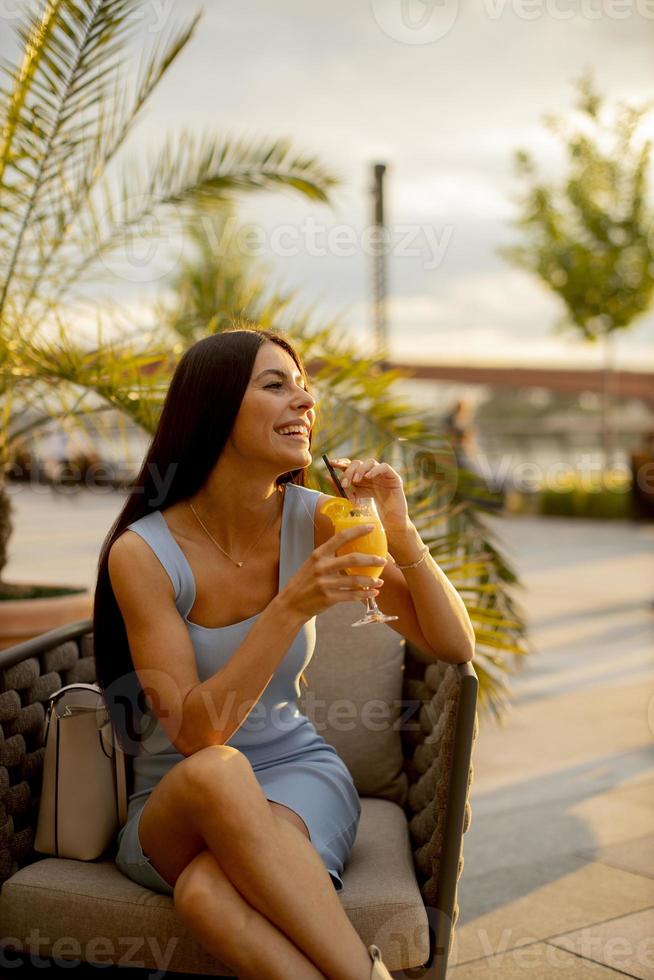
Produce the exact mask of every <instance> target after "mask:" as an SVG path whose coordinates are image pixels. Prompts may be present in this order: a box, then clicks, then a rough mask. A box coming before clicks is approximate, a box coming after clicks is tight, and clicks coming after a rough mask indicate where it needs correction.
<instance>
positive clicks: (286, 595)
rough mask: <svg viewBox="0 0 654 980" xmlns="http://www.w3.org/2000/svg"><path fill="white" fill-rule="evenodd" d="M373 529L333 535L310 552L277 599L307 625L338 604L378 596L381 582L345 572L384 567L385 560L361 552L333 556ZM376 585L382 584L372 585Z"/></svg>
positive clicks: (361, 527)
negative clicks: (310, 620)
mask: <svg viewBox="0 0 654 980" xmlns="http://www.w3.org/2000/svg"><path fill="white" fill-rule="evenodd" d="M373 528H374V524H364V525H361V524H359V525H358V526H356V527H348V528H346V529H345V530H344V531H339V532H338V533H337V534H333V535H332V536H331V538H329V539H328V540H327V541H325V542H324V544H321V545H320V547H318V548H316V549H315V550H314V551H312V552H311V554H310V555H309V557H308V558H307V560H306V561H305V563H304V564H303V565H302V566H301V567H300V568H299V569H298V570H297V572H296V573H295V575H293V576H292V578H290V579H289V581H288V582H287V584H286V586H285V587H284V589H282V591H281V592H280V593H279V595H278V597H277V598H278V599H280V600H281V601H283V603H284V605H285V606H286V607H287V608H288V609H290V610H291V612H293V613H294V614H295V615H297V616H298V618H300V619H301V620H302V622H303V623H306V622H307V621H308V620H309V619H312V618H313V617H314V616H317V615H319V613H321V612H323V611H324V610H325V609H328V608H329V606H333V605H335V604H336V603H337V602H352V601H353V600H355V599H365V598H366V597H367V596H375V595H379V590H380V588H381V586H382V585H383V584H384V583H383V581H382V579H378V580H377V579H373V578H372V577H371V576H369V575H348V573H347V572H346V571H345V569H346V568H355V567H356V566H357V565H367V566H370V565H385V564H386V562H387V558H386V556H382V555H376V556H375V555H364V554H363V553H362V552H360V551H352V552H350V553H349V554H347V555H340V556H338V555H336V551H337V550H338V549H339V548H340V547H342V546H343V545H344V544H347V543H348V542H349V541H352V540H354V539H355V538H361V537H363V536H364V535H365V534H369V533H370V531H372V530H373ZM378 559H379V560H378ZM376 582H379V583H381V584H380V585H375V583H376Z"/></svg>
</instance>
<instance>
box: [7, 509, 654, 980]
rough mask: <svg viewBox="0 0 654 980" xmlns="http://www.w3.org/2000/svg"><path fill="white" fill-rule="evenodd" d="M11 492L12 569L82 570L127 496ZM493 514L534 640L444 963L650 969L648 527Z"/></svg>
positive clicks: (563, 978) (48, 574) (480, 781)
mask: <svg viewBox="0 0 654 980" xmlns="http://www.w3.org/2000/svg"><path fill="white" fill-rule="evenodd" d="M13 500H14V502H15V516H14V523H15V534H14V537H13V539H12V543H11V548H10V560H9V564H8V567H7V569H6V572H5V577H6V578H7V579H8V580H14V581H19V580H23V581H28V580H30V579H33V578H34V573H35V569H38V570H39V571H38V578H39V580H40V581H43V582H48V581H51V582H62V581H63V582H66V583H75V584H77V583H82V584H84V583H87V584H89V585H92V583H93V580H94V574H95V566H96V562H97V554H98V548H99V546H100V543H101V541H102V539H103V537H104V535H105V534H106V533H107V531H108V530H109V527H110V525H111V523H112V521H113V519H114V518H115V517H116V516H117V513H118V510H119V509H120V506H121V503H122V496H121V495H117V494H106V495H105V494H98V493H93V494H91V493H89V492H88V491H86V492H84V493H83V494H82V493H79V492H77V493H71V494H68V495H65V496H63V495H60V494H56V493H54V492H52V491H47V492H46V493H42V492H39V493H38V494H36V493H34V492H33V491H32V492H29V493H25V492H22V491H17V492H14V493H13ZM487 520H488V521H489V523H490V524H492V526H493V528H494V530H495V532H496V534H497V536H498V542H499V544H500V546H501V547H502V550H503V552H504V553H505V554H506V555H507V557H509V558H510V560H511V561H512V562H513V563H514V566H515V567H516V568H517V570H518V572H519V575H520V577H521V579H522V581H523V582H524V584H525V586H526V587H527V588H526V591H525V592H524V593H520V594H518V596H517V598H518V600H519V601H520V602H521V603H522V604H523V606H524V609H525V612H526V614H527V616H528V621H529V625H530V630H531V639H532V644H533V647H534V655H533V656H532V657H531V658H530V659H529V661H528V663H527V665H526V669H525V670H524V671H523V672H522V673H521V674H520V676H518V677H516V678H514V680H513V688H514V696H513V698H512V706H511V710H510V712H509V714H508V715H507V717H506V719H505V721H504V724H503V726H501V727H500V726H498V725H497V724H496V723H495V722H494V721H493V720H492V719H491V718H490V717H489V718H483V719H481V727H480V736H479V739H478V742H477V746H476V749H475V756H474V764H475V778H474V783H473V790H472V812H473V817H472V824H471V826H470V828H469V830H468V832H467V834H466V836H465V846H464V857H465V868H464V871H463V875H462V879H461V883H460V890H459V901H460V906H461V918H460V921H459V925H458V928H457V931H456V941H455V946H454V949H453V955H452V959H451V969H450V971H449V976H450V977H451V978H452V980H477V978H484V980H487V978H489V977H495V976H496V977H498V978H501V980H513V978H517V977H520V978H521V980H524V978H525V977H526V978H527V980H529V978H533V980H551V978H552V980H573V978H574V980H577V978H587V977H588V978H596V980H610V978H618V977H624V976H629V977H637V978H640V980H654V772H653V766H654V608H652V606H651V601H652V599H654V525H651V524H649V525H634V524H629V523H622V522H618V523H614V522H606V523H596V522H594V521H568V520H565V519H547V520H543V519H534V518H525V517H507V518H498V517H495V516H494V517H492V518H490V517H489V518H487ZM62 556H65V558H63V559H62Z"/></svg>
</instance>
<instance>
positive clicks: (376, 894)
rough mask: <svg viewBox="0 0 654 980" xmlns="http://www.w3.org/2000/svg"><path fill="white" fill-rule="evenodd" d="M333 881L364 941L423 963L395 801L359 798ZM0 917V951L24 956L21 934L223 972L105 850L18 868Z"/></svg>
mask: <svg viewBox="0 0 654 980" xmlns="http://www.w3.org/2000/svg"><path fill="white" fill-rule="evenodd" d="M343 882H344V885H345V887H344V889H343V891H342V892H340V893H339V898H340V900H341V902H342V904H343V906H344V908H345V910H346V912H347V914H348V916H349V918H350V920H351V922H352V924H353V925H354V927H355V929H356V930H357V932H358V933H359V935H360V936H361V938H362V939H363V941H364V942H365V943H366V945H369V944H370V943H376V944H377V945H378V946H379V947H380V948H381V950H382V952H383V954H384V960H385V962H386V964H387V966H388V967H389V969H391V970H394V969H401V968H408V967H411V966H418V965H420V964H421V963H424V962H425V960H426V958H427V955H428V931H427V915H426V912H425V908H424V904H423V900H422V897H421V895H420V890H419V888H418V884H417V882H416V878H415V874H414V869H413V858H412V854H411V846H410V842H409V831H408V826H407V822H406V817H405V815H404V812H403V811H402V810H401V808H400V807H398V806H397V805H396V804H394V803H389V802H388V801H386V800H376V799H363V800H362V813H361V822H360V824H359V830H358V834H357V839H356V841H355V843H354V847H353V849H352V853H351V855H350V860H349V862H348V864H347V866H346V868H345V871H344V874H343ZM35 909H36V910H37V911H36V912H35ZM0 922H2V936H1V937H0V944H1V945H2V946H4V947H6V948H7V949H10V948H13V949H17V950H21V951H24V952H30V945H29V943H30V939H29V937H30V935H31V936H32V940H31V941H32V943H34V945H33V947H32V951H33V952H34V953H36V954H38V955H41V956H44V957H49V956H57V957H59V958H61V959H69V960H83V961H86V962H95V963H110V962H112V963H119V964H120V965H123V966H138V967H142V968H145V969H147V970H171V971H174V972H187V973H204V974H207V975H210V976H232V973H231V971H230V970H229V968H228V967H226V966H225V965H224V964H222V963H220V962H219V961H218V960H216V959H215V958H214V957H211V956H210V955H209V953H207V952H206V951H205V950H204V949H203V948H202V947H201V946H200V945H199V944H198V943H197V942H196V940H195V939H194V938H193V937H192V935H191V934H190V933H189V932H188V930H187V929H186V927H185V926H184V925H183V924H182V922H181V921H180V919H179V918H178V917H177V913H176V912H175V906H174V902H173V899H172V898H171V897H170V896H168V895H162V894H159V893H157V892H153V891H150V889H148V888H143V887H142V886H141V885H138V884H136V882H134V881H132V880H131V879H130V878H127V877H126V876H125V875H123V874H122V873H121V872H120V871H119V870H118V868H117V867H116V865H115V863H114V860H113V854H110V853H107V855H105V856H104V857H103V858H102V859H99V860H98V861H73V860H68V859H64V858H42V859H41V860H38V861H36V862H34V863H33V864H30V865H27V866H26V867H24V868H21V869H20V870H19V871H17V872H16V873H15V874H13V875H12V876H11V877H10V878H8V879H7V881H5V883H4V885H3V886H2V891H1V892H0ZM35 934H36V935H35ZM7 959H9V960H10V959H11V954H10V953H8V954H7Z"/></svg>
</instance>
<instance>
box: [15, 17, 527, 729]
mask: <svg viewBox="0 0 654 980" xmlns="http://www.w3.org/2000/svg"><path fill="white" fill-rule="evenodd" d="M141 6H143V0H105V2H103V3H102V4H98V3H95V2H91V0H51V2H49V3H44V4H41V5H40V7H39V9H38V11H34V10H27V11H26V12H25V13H23V14H22V16H21V19H20V20H18V21H17V22H15V25H14V26H15V29H16V32H17V36H18V38H19V41H20V45H21V54H20V56H19V58H18V61H17V63H16V64H15V65H12V64H8V63H7V64H3V65H2V70H3V74H4V77H5V83H4V84H3V86H2V88H1V89H0V113H1V116H2V126H1V129H2V141H1V143H0V269H1V272H0V384H1V385H2V389H1V393H2V415H1V418H2V424H1V425H0V463H1V464H2V473H3V474H4V473H5V471H6V468H7V467H8V466H10V465H11V462H12V453H13V450H14V449H15V448H16V447H17V446H18V445H21V444H22V443H23V442H24V440H25V438H26V436H27V435H28V434H29V433H30V432H33V431H34V430H35V429H38V428H39V426H43V425H46V424H47V423H48V422H50V421H51V420H52V419H59V420H62V421H64V420H65V422H66V424H67V425H73V426H77V427H79V428H80V429H82V430H83V431H84V432H85V433H86V434H90V436H91V438H92V435H93V432H94V426H96V425H98V424H99V423H100V420H101V418H102V416H103V414H105V413H107V412H109V411H111V412H114V413H115V412H118V413H119V414H120V415H121V416H122V417H124V418H125V419H128V420H129V421H130V422H131V423H133V424H134V425H136V426H138V427H139V428H140V429H141V430H142V431H143V432H144V433H146V434H148V435H150V434H151V433H152V432H153V431H154V428H155V426H156V424H157V419H158V417H159V412H160V409H161V404H162V400H163V397H164V395H165V392H166V389H167V386H168V384H169V381H170V377H171V374H172V372H173V370H174V368H175V364H176V363H177V361H178V359H179V357H180V356H181V354H182V352H183V351H184V349H185V348H186V347H187V346H188V345H189V344H191V343H193V342H194V341H196V340H198V339H200V338H201V337H203V336H206V335H207V334H209V333H215V332H219V331H221V330H224V329H225V328H227V327H230V326H233V325H237V324H241V325H244V326H257V327H262V328H264V329H266V328H274V329H276V330H282V331H284V332H286V333H287V334H288V335H289V337H290V339H291V340H292V341H293V343H294V344H295V345H296V347H297V349H298V351H299V353H300V355H301V357H302V358H303V360H304V362H305V363H306V364H307V365H308V366H311V374H312V382H313V386H314V391H315V394H316V396H317V399H318V405H319V413H318V420H317V430H316V433H315V436H314V446H315V447H319V450H318V462H317V463H316V461H315V460H314V464H312V466H311V467H310V470H309V474H308V482H309V484H310V485H311V486H312V487H314V488H315V489H321V490H323V491H324V492H332V489H333V488H332V486H331V483H330V482H329V479H328V477H327V475H326V474H325V473H324V472H323V467H322V464H321V461H320V455H319V454H320V453H321V452H325V453H328V454H330V455H336V454H339V455H343V454H347V455H348V456H350V457H356V456H360V455H361V454H363V453H365V454H366V455H367V456H374V457H376V458H377V459H380V460H386V461H388V462H390V463H391V464H392V465H394V466H396V468H398V470H399V471H400V472H401V474H402V477H403V479H404V483H405V489H406V493H407V497H408V502H409V510H410V513H411V516H412V519H413V520H414V522H415V524H416V526H417V527H418V529H419V531H420V533H421V535H422V537H423V539H424V540H425V542H426V543H428V544H429V546H430V549H431V553H432V555H433V556H434V558H435V560H436V561H437V562H438V563H439V565H440V566H441V567H442V568H443V570H444V571H445V572H446V574H447V575H448V577H449V578H450V579H451V581H452V582H453V584H454V585H455V586H456V588H457V589H458V590H459V591H460V593H461V595H462V597H463V598H464V600H465V602H466V606H467V608H468V611H469V614H470V617H471V619H472V621H473V623H474V626H475V632H476V640H477V647H476V655H475V669H476V671H477V674H478V676H479V680H480V708H481V710H482V711H489V712H491V713H493V715H494V716H495V717H496V718H497V719H498V720H501V718H502V714H503V711H504V709H505V707H506V706H507V703H508V699H509V686H508V677H509V675H510V674H511V673H513V672H515V671H517V670H519V669H520V666H521V663H522V662H523V659H524V657H525V655H526V654H527V653H528V652H529V647H528V643H527V638H526V627H525V619H524V615H523V613H522V611H521V610H520V608H519V607H518V605H517V602H516V598H515V596H514V594H513V592H514V590H515V589H519V588H521V585H520V583H519V582H518V581H517V577H516V574H515V573H514V571H513V570H512V568H511V567H510V563H509V562H508V561H507V560H506V558H505V557H504V556H503V555H502V554H501V549H500V548H499V546H498V543H497V541H496V539H495V537H494V535H493V533H492V532H491V530H490V528H489V527H488V526H487V525H486V523H485V521H484V511H485V509H486V508H487V507H490V508H492V509H496V508H497V500H496V499H495V498H494V496H493V494H491V493H489V491H488V490H487V489H486V487H485V486H484V485H483V484H482V482H481V481H480V480H479V478H478V477H477V476H475V474H473V473H471V472H469V471H467V470H463V469H461V468H460V466H458V464H457V461H456V457H455V455H454V453H453V451H452V448H451V446H450V445H449V443H448V441H447V439H446V438H445V437H444V436H443V434H442V432H441V431H439V428H438V426H437V425H436V424H435V423H434V421H433V418H432V417H431V414H429V413H427V412H425V411H424V410H419V409H417V408H416V407H415V406H413V405H412V404H411V403H410V402H409V401H406V400H403V399H401V398H399V397H398V396H397V394H396V393H395V390H394V385H395V383H396V382H397V381H398V380H399V379H400V378H402V377H403V376H405V375H403V374H402V372H400V371H386V370H380V368H379V366H378V365H377V364H376V363H375V361H374V360H372V359H371V358H367V357H365V356H362V354H361V353H360V351H359V350H357V349H356V348H355V347H354V346H353V345H352V343H351V342H350V341H349V340H348V338H347V336H346V334H345V331H344V330H343V329H342V327H341V326H340V324H339V322H337V321H334V320H329V321H326V320H325V319H324V318H321V317H320V315H319V313H318V312H317V311H316V310H314V309H313V308H311V307H310V308H308V309H306V310H304V311H302V310H300V311H299V312H298V310H297V309H295V310H294V309H293V307H294V305H295V306H297V296H296V295H295V294H294V293H292V292H287V291H284V290H283V289H282V288H279V287H275V286H273V285H272V283H271V282H270V275H269V273H268V272H267V270H266V268H265V266H264V265H263V263H260V262H258V261H255V260H254V259H252V258H247V257H246V256H244V255H243V254H241V253H240V252H239V250H238V249H237V248H236V247H235V245H234V238H235V237H236V236H227V243H228V244H227V245H226V246H225V245H224V242H225V236H224V235H222V234H221V231H224V227H225V224H226V222H227V221H228V220H230V219H231V220H232V221H233V220H236V221H238V212H237V203H238V197H239V196H240V195H241V194H250V193H253V192H257V191H268V192H270V191H277V190H284V189H285V190H287V191H289V192H291V193H294V194H300V195H301V196H303V197H305V198H307V199H308V200H311V201H315V202H320V203H323V204H328V205H329V204H330V202H331V197H330V192H331V190H332V189H333V188H334V187H336V186H337V185H338V178H337V177H336V176H335V175H334V174H333V173H332V172H331V171H330V169H329V167H327V166H325V165H324V164H323V163H322V162H321V161H319V160H318V159H316V158H315V157H313V156H310V155H306V154H302V153H299V152H297V151H296V150H295V149H294V148H293V147H292V146H291V145H290V144H289V142H288V141H285V140H276V139H274V138H270V139H267V140H261V141H258V142H256V143H255V142H246V141H244V140H239V139H232V138H227V137H225V136H223V135H220V134H219V135H212V134H205V135H204V136H203V137H202V138H201V139H198V138H197V137H192V136H191V135H190V134H189V133H188V132H184V131H182V132H181V133H178V134H175V135H174V136H173V135H170V136H168V137H167V138H165V139H164V140H163V141H162V144H161V146H160V147H155V148H153V149H152V151H151V153H150V157H149V159H148V160H141V161H138V162H137V163H136V164H135V163H134V161H130V162H127V163H126V162H123V161H121V159H120V153H119V151H120V150H121V149H122V148H123V146H124V144H125V143H126V142H127V140H128V137H129V135H130V133H131V132H132V130H133V128H134V126H135V125H136V123H137V122H138V118H139V116H140V115H141V113H142V111H143V108H144V106H146V104H147V101H148V98H149V96H150V95H151V93H152V92H153V91H154V89H155V88H156V87H157V85H158V84H159V83H160V81H161V80H162V79H163V78H164V76H166V75H167V73H168V72H169V71H170V69H171V68H172V66H173V64H174V62H175V60H176V58H177V57H178V56H179V54H180V52H181V51H183V50H184V48H185V47H186V45H187V44H188V43H189V41H190V40H191V38H192V37H193V33H194V31H195V30H196V28H197V23H198V18H197V17H196V18H193V19H192V20H191V21H190V22H189V23H187V24H186V25H185V26H182V27H180V28H176V29H173V30H172V31H171V32H169V34H168V35H167V36H166V37H163V38H161V39H160V40H159V41H157V42H156V43H155V44H154V46H153V47H152V48H151V49H150V50H145V49H144V48H143V45H142V38H140V37H139V33H138V32H139V24H140V21H139V19H138V18H137V17H134V16H133V15H134V14H135V13H138V9H139V7H141ZM31 7H32V8H33V7H34V5H31ZM130 50H141V52H142V53H141V56H140V62H139V66H138V69H137V72H136V82H134V76H133V65H132V58H131V57H130V54H129V52H130ZM130 71H132V74H130ZM153 216H155V217H156V222H155V223H150V219H151V218H152V217H153ZM200 217H201V218H202V220H200ZM167 222H170V223H171V227H172V228H173V232H174V233H179V232H180V231H181V233H182V236H183V242H184V246H185V248H184V256H183V258H181V259H180V260H179V261H177V262H176V264H175V267H174V271H173V274H172V275H171V276H170V277H169V278H168V280H167V281H166V282H165V286H166V288H165V289H164V288H162V290H161V296H160V297H158V298H157V300H156V301H155V303H154V304H153V307H152V310H151V311H150V312H151V314H152V315H151V316H150V317H149V318H148V319H149V321H150V324H152V323H153V324H154V326H152V325H149V326H146V325H139V324H135V323H133V322H132V323H131V324H130V325H129V328H128V329H125V328H124V327H123V326H121V325H120V324H119V317H118V316H117V314H116V311H115V309H114V308H113V307H112V304H111V303H109V302H107V303H102V302H100V301H99V300H97V299H96V300H94V301H92V302H91V303H90V304H89V303H88V301H87V300H84V294H83V291H82V287H83V286H84V285H87V286H88V284H93V283H94V281H95V277H97V278H98V279H100V278H101V277H102V276H103V275H105V276H106V271H107V258H108V257H110V256H112V255H117V256H119V255H120V250H121V248H122V247H124V243H125V240H126V236H127V235H129V234H130V233H131V232H133V231H134V230H135V229H139V230H140V233H141V234H143V233H144V232H143V229H144V228H145V229H146V232H147V229H151V234H152V235H153V236H157V235H159V236H161V235H162V230H164V229H166V227H167ZM173 238H174V234H173ZM217 242H220V243H223V244H222V245H221V246H220V247H218V248H217V247H216V243H217ZM230 243H231V244H230ZM117 261H118V259H117ZM162 287H163V281H162ZM80 309H84V311H85V314H84V315H85V320H84V322H85V327H86V334H85V333H84V332H83V331H81V330H80V329H79V311H80ZM316 321H318V325H316ZM89 324H90V325H91V326H92V334H91V335H89V333H88V329H89ZM0 488H1V484H0ZM1 489H2V492H0V575H1V572H2V567H3V565H4V560H5V556H6V544H7V541H8V538H9V534H10V532H11V516H10V506H9V499H8V495H7V493H6V487H4V488H1ZM62 564H63V563H62Z"/></svg>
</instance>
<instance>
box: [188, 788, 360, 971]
mask: <svg viewBox="0 0 654 980" xmlns="http://www.w3.org/2000/svg"><path fill="white" fill-rule="evenodd" d="M253 780H254V785H253V786H252V785H251V784H250V781H249V780H246V781H245V782H244V783H243V784H242V786H241V788H242V790H243V791H244V792H245V796H246V797H247V798H248V802H249V806H248V807H244V808H243V809H242V808H240V807H236V808H235V809H234V810H233V811H232V815H233V821H230V820H229V819H227V820H226V819H225V817H224V809H225V800H224V798H223V796H222V795H221V793H220V789H218V792H217V793H216V795H215V802H214V805H211V802H212V793H211V792H209V793H208V794H207V786H206V785H205V787H204V792H205V800H206V804H205V808H204V811H203V813H202V814H201V815H200V817H199V825H200V828H201V830H202V834H203V836H204V839H205V840H206V842H207V847H208V848H209V849H210V851H211V852H212V854H213V855H214V857H215V858H216V860H217V861H218V864H219V865H220V867H221V869H222V870H223V871H224V872H225V874H226V875H227V877H228V878H229V880H230V881H231V882H232V883H233V884H234V886H235V887H236V888H237V890H238V891H239V892H240V893H241V895H242V896H243V898H244V899H245V900H246V902H247V903H248V904H249V905H251V906H252V907H253V908H254V909H256V910H257V911H258V912H260V913H261V915H263V916H265V918H267V919H269V920H270V921H271V922H273V923H274V924H275V925H276V926H277V927H278V929H280V930H281V931H282V932H283V933H284V934H285V935H286V936H288V938H289V939H291V940H292V942H293V943H295V945H296V946H298V947H299V949H301V950H302V951H303V952H304V953H305V954H306V955H307V956H308V957H309V959H310V960H311V962H312V963H314V964H315V966H316V967H317V968H318V969H319V970H320V971H321V972H322V973H323V974H324V975H325V976H326V977H328V978H329V980H370V973H371V970H372V963H371V959H370V954H369V953H368V951H367V949H366V947H365V945H364V943H363V941H362V939H361V937H360V936H359V934H358V933H357V931H356V929H355V928H354V926H353V925H352V923H351V922H350V920H349V918H348V916H347V913H346V912H345V909H344V908H343V906H342V905H341V902H340V899H339V898H338V895H337V894H336V890H335V889H334V884H333V882H332V879H331V877H330V875H329V872H328V871H327V869H326V867H325V865H324V863H323V861H322V858H321V857H320V855H319V854H318V852H317V851H316V849H315V847H314V846H313V844H311V843H310V841H309V840H307V838H306V837H305V836H304V834H302V832H301V831H300V830H299V829H298V828H297V827H294V826H292V824H290V823H289V822H288V821H286V820H283V819H281V818H279V817H277V816H275V815H274V814H273V813H272V812H271V810H270V807H269V803H268V800H267V799H266V797H265V796H264V793H263V790H262V789H261V787H260V786H259V784H258V782H257V781H256V777H254V775H253ZM250 794H251V795H250ZM258 796H260V799H259V800H258V802H257V797H258ZM221 809H222V810H223V819H222V820H221V819H220V818H219V817H218V812H219V811H220V810H221ZM246 814H247V816H246Z"/></svg>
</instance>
